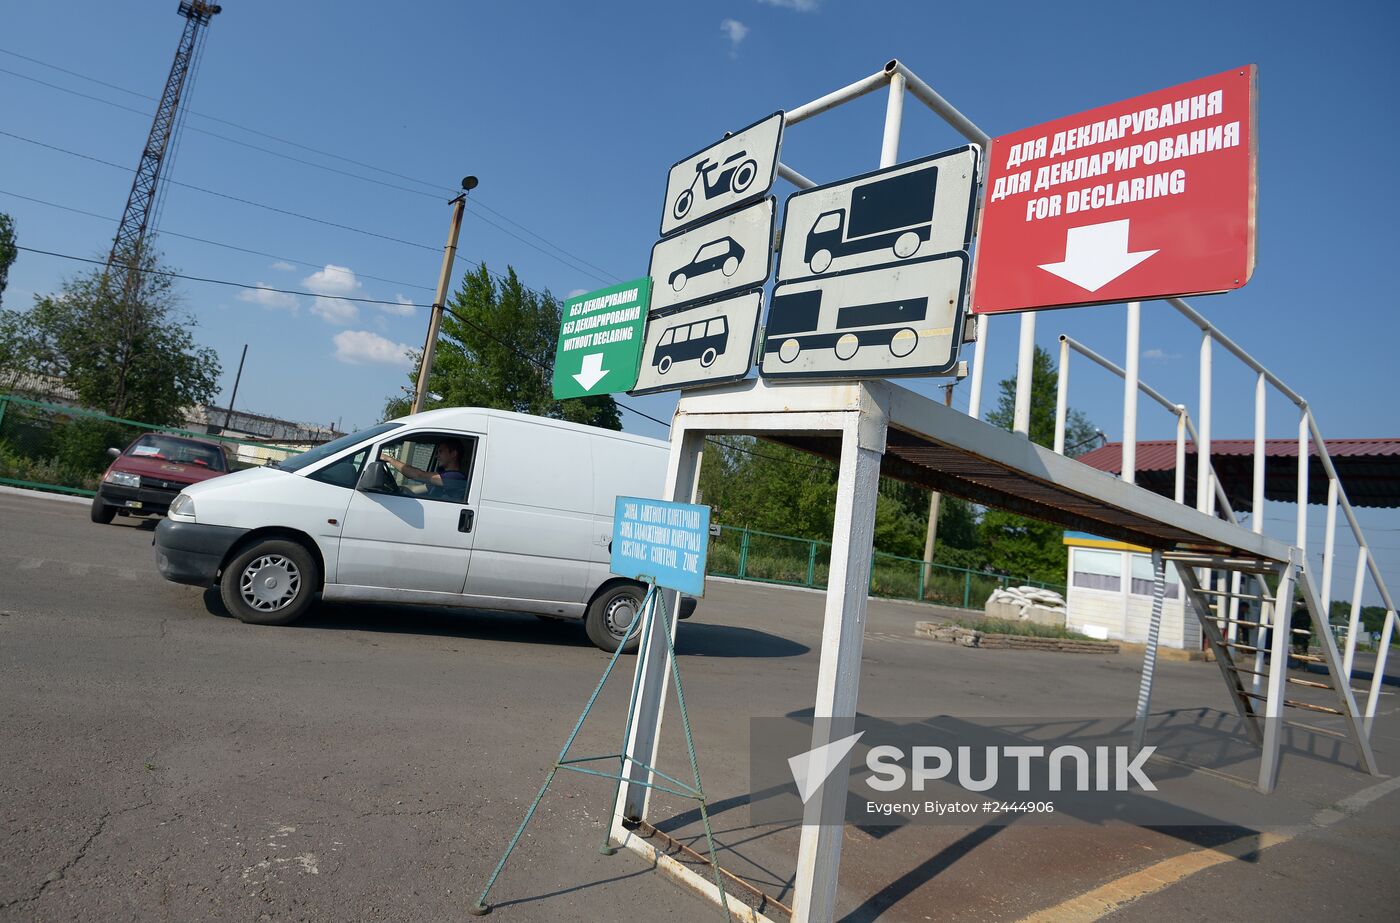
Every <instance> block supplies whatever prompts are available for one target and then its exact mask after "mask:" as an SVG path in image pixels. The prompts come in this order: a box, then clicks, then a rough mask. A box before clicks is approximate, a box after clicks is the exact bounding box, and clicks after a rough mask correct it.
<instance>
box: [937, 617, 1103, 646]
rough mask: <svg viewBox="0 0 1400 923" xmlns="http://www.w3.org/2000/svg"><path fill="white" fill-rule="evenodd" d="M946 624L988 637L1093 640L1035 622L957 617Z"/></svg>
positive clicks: (1077, 633) (1075, 632)
mask: <svg viewBox="0 0 1400 923" xmlns="http://www.w3.org/2000/svg"><path fill="white" fill-rule="evenodd" d="M948 624H950V625H957V626H959V627H960V628H973V629H976V630H977V631H981V632H985V633H987V634H989V635H1017V636H1019V637H1022V638H1064V639H1066V640H1069V641H1093V640H1094V639H1093V638H1091V637H1089V636H1088V635H1085V634H1080V633H1079V632H1077V631H1070V630H1069V629H1068V628H1061V627H1060V626H1058V625H1039V624H1037V623H1035V622H1013V621H1011V620H1009V619H978V618H966V617H959V618H955V619H950V620H949V622H948Z"/></svg>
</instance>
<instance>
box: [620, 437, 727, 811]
mask: <svg viewBox="0 0 1400 923" xmlns="http://www.w3.org/2000/svg"><path fill="white" fill-rule="evenodd" d="M704 444H705V442H704V434H703V433H697V432H694V431H692V430H689V429H687V428H686V427H685V425H684V424H683V423H676V424H674V425H673V426H672V428H671V455H670V460H669V462H668V463H667V466H666V491H665V494H664V495H663V496H664V497H665V498H666V499H668V500H673V501H676V502H679V503H693V502H695V489H696V487H697V485H698V484H699V481H700V462H701V454H702V453H701V450H702V448H703V447H704ZM659 592H661V593H662V594H663V596H662V601H663V604H664V605H665V606H666V609H667V611H668V612H672V613H675V612H679V611H680V594H679V593H677V592H676V591H675V590H661V591H659ZM668 621H669V622H670V624H671V640H672V642H673V643H674V641H675V628H676V625H677V623H678V622H679V621H680V620H679V619H675V618H672V619H653V620H652V623H651V631H652V637H651V643H648V642H647V639H645V638H643V639H641V643H642V645H644V646H645V647H646V654H645V656H643V657H639V658H637V676H638V677H640V680H639V684H637V685H636V688H637V698H636V703H637V705H636V708H637V710H636V713H635V714H634V715H632V722H631V724H632V730H631V733H630V734H629V735H628V739H627V744H626V750H625V751H624V755H625V756H626V757H627V760H626V761H625V763H624V768H623V774H624V776H625V778H624V780H623V782H622V784H621V785H620V786H619V788H618V795H617V804H616V806H615V807H614V812H615V813H616V815H617V816H618V817H620V818H622V819H625V820H645V819H646V816H647V805H648V803H649V802H650V800H651V788H650V787H649V786H648V785H647V784H646V783H650V782H652V781H654V780H653V779H652V778H651V774H650V772H649V771H648V770H646V769H643V768H641V767H640V766H638V765H637V763H635V762H633V761H634V760H636V761H640V762H641V763H644V764H646V765H647V766H655V765H656V753H657V745H658V744H659V742H660V740H661V718H662V714H663V712H664V710H665V704H666V689H667V686H668V684H669V682H670V671H669V670H668V669H667V667H668V664H667V662H666V651H667V648H668V646H669V645H668V644H667V642H666V638H665V636H664V635H663V634H662V632H664V631H665V630H666V622H668ZM637 682H638V681H636V680H634V683H637Z"/></svg>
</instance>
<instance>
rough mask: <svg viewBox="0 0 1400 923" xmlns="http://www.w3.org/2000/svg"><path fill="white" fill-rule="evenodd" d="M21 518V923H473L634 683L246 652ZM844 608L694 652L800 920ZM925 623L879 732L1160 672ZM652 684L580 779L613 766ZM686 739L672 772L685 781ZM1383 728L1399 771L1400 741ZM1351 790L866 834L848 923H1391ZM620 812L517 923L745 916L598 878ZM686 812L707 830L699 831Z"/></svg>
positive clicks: (1180, 672)
mask: <svg viewBox="0 0 1400 923" xmlns="http://www.w3.org/2000/svg"><path fill="white" fill-rule="evenodd" d="M0 524H2V525H3V526H4V527H3V528H0V741H3V742H4V745H3V746H0V843H3V847H0V919H3V920H9V919H14V920H103V921H106V920H128V919H130V920H137V919H139V920H143V921H145V920H182V921H183V920H193V919H201V920H204V919H208V920H259V919H275V920H337V921H339V920H384V919H394V920H444V919H461V918H463V916H464V913H463V911H464V910H465V908H466V906H467V905H468V904H470V903H471V902H473V901H474V898H475V895H476V893H477V892H478V891H479V889H480V886H481V884H482V882H483V881H484V879H485V877H486V875H487V874H488V873H489V872H490V870H491V868H492V867H493V866H494V864H495V862H496V860H497V858H498V857H499V855H500V852H501V850H502V849H503V848H504V847H505V844H506V842H507V840H508V839H509V836H510V834H511V833H512V832H513V830H514V828H515V826H516V824H518V822H519V820H520V818H521V816H522V815H523V812H524V810H525V808H526V806H527V805H528V803H529V800H530V799H531V798H532V797H533V795H534V792H535V790H536V788H537V787H538V784H539V782H540V781H541V780H542V777H543V773H544V770H545V768H546V767H547V766H548V764H549V762H550V761H551V760H552V759H553V758H554V756H555V755H556V754H557V752H558V748H559V746H560V745H561V743H562V742H563V740H564V738H565V736H566V735H567V733H568V731H569V729H570V728H571V727H572V726H573V722H574V721H575V719H576V718H577V715H578V711H579V708H580V707H581V705H582V703H583V701H584V699H585V698H586V696H587V694H588V693H589V691H591V689H592V686H593V684H594V683H595V682H596V681H597V677H598V674H599V672H600V671H601V670H602V668H603V666H604V665H605V663H606V657H605V655H603V654H602V653H601V652H599V651H597V650H596V649H595V648H593V647H592V646H591V645H589V644H588V643H587V641H586V640H585V639H584V637H583V632H582V629H581V627H579V626H577V625H574V624H569V623H558V622H549V621H541V620H537V619H535V618H533V617H529V616H515V615H501V614H488V613H477V612H444V611H439V610H429V609H395V608H389V607H372V606H320V607H318V608H317V609H316V610H315V611H314V612H313V614H312V615H311V617H309V618H308V619H307V620H305V622H304V623H302V624H299V625H296V626H291V627H287V628H267V627H256V626H249V625H244V624H242V623H239V622H237V621H235V620H232V619H229V618H227V617H223V616H221V615H220V614H218V612H217V606H210V605H209V603H208V602H207V601H206V597H205V595H204V594H203V593H202V592H201V591H199V590H197V589H193V588H189V587H180V586H176V585H174V584H169V583H166V582H164V581H162V580H161V579H159V577H158V576H157V575H156V573H155V568H154V563H153V555H152V551H151V548H150V541H151V533H150V528H149V527H148V526H147V527H141V526H138V525H135V524H133V523H131V522H123V521H120V520H119V521H118V523H117V524H115V525H112V526H105V527H104V526H97V525H94V524H92V523H90V522H88V519H87V510H86V508H85V507H83V506H79V505H76V504H70V503H61V502H56V501H50V500H42V499H32V498H28V497H20V496H16V495H13V494H0ZM822 603H823V597H822V596H821V594H816V593H807V592H802V591H795V590H787V589H779V588H773V587H763V586H756V585H739V584H732V583H724V582H719V581H712V582H711V584H710V588H709V591H708V593H707V597H706V599H705V601H704V602H703V603H702V606H701V609H700V611H699V613H697V616H696V618H695V619H694V620H692V621H691V622H689V623H686V624H685V625H683V626H682V629H681V634H680V640H679V649H680V652H681V655H682V666H681V669H682V671H683V675H684V679H685V683H686V695H687V700H688V703H689V705H690V708H691V719H692V723H693V725H694V728H695V733H696V740H697V745H698V747H699V752H700V759H701V769H702V771H703V772H704V775H705V786H706V789H707V791H708V792H709V793H710V797H711V799H712V800H713V801H714V802H715V809H716V830H717V835H718V837H719V839H720V841H721V842H722V843H723V844H724V847H725V859H724V861H725V864H726V865H727V866H730V867H731V868H733V869H734V870H735V871H736V872H739V873H740V874H742V875H744V876H745V877H747V878H750V879H751V880H753V881H755V882H756V883H757V884H759V885H760V886H761V887H763V888H764V889H765V890H767V891H768V892H769V893H770V894H772V895H774V896H776V897H778V898H779V899H784V900H786V899H790V898H791V885H792V876H793V868H794V866H795V852H796V843H797V831H796V829H795V828H776V829H774V828H763V829H759V828H752V827H750V826H749V825H748V817H747V810H746V809H745V808H744V802H745V799H744V794H745V792H747V790H748V747H749V727H748V718H749V717H751V716H778V715H786V714H791V713H794V712H800V711H801V710H803V709H806V708H810V706H811V700H812V694H813V689H814V685H815V678H816V668H817V660H818V653H819V650H818V648H819V643H820V634H821V611H822ZM211 609H213V610H214V611H211ZM927 614H928V610H927V609H926V608H925V607H918V606H913V605H905V604H898V603H887V602H878V601H876V602H872V604H871V607H870V614H869V620H868V631H867V640H866V645H865V662H864V667H863V670H862V676H861V706H862V711H863V712H864V713H867V714H871V715H881V716H922V715H935V714H946V715H962V716H968V717H970V716H978V715H981V716H987V715H1003V716H1009V715H1026V716H1042V717H1046V718H1053V717H1057V716H1069V715H1110V716H1112V715H1127V714H1130V713H1131V708H1132V702H1133V697H1134V695H1135V693H1136V688H1137V681H1138V675H1137V674H1138V667H1139V664H1138V662H1137V660H1136V659H1135V658H1133V657H1129V656H1125V655H1119V656H1091V655H1055V654H1038V653H1020V652H1005V651H972V650H967V649H962V648H955V647H952V646H949V645H941V644H936V643H933V642H929V641H923V640H919V639H916V638H914V636H913V624H914V622H915V621H917V620H919V619H921V618H926V617H927ZM1397 659H1400V658H1397ZM1159 670H1160V672H1159V681H1158V686H1157V694H1156V698H1155V699H1154V707H1155V708H1157V709H1163V710H1171V709H1182V710H1189V709H1198V710H1205V711H1206V712H1223V711H1225V710H1228V708H1229V705H1228V702H1227V700H1226V698H1225V694H1224V690H1223V687H1222V684H1221V683H1220V680H1219V674H1218V673H1217V672H1216V668H1215V667H1214V666H1213V665H1211V664H1205V663H1163V664H1161V666H1160V668H1159ZM627 675H628V676H630V672H629V673H628V674H627ZM625 685H626V683H625V681H624V682H620V683H617V684H616V685H615V686H612V687H610V688H609V689H608V690H607V691H605V693H604V696H603V697H602V699H601V700H600V703H599V707H598V708H597V709H596V711H595V714H594V717H593V718H592V719H591V720H590V722H589V724H588V725H586V726H585V729H584V733H583V734H582V735H581V736H580V738H579V742H578V744H577V746H576V748H575V751H574V752H576V753H608V752H615V751H616V749H617V746H618V743H617V737H618V735H619V734H620V733H621V722H622V711H623V707H624V705H625V700H624V699H625V694H626V690H625V689H624V688H622V687H623V686H625ZM1394 688H1395V687H1394V686H1392V687H1391V688H1390V689H1389V690H1388V692H1387V695H1386V697H1385V698H1384V699H1383V706H1382V708H1383V710H1384V711H1385V712H1386V713H1387V715H1388V716H1389V715H1392V714H1394V712H1395V709H1396V696H1395V695H1393V694H1390V693H1391V692H1393V691H1394ZM677 724H678V723H677V722H675V721H670V722H669V723H668V724H667V726H666V733H665V735H664V740H663V755H662V758H661V763H662V765H663V767H669V768H675V769H678V768H680V767H681V766H682V765H683V758H684V757H683V753H684V751H683V749H682V742H681V738H680V736H679V729H678V727H677ZM1377 730H1378V734H1377V738H1376V741H1375V745H1376V749H1377V752H1378V756H1379V757H1380V759H1381V763H1382V769H1383V770H1390V771H1394V770H1395V769H1396V768H1397V767H1400V740H1397V739H1396V737H1395V736H1394V735H1393V734H1392V733H1391V731H1390V725H1381V726H1378V729H1377ZM1309 751H1311V752H1309ZM1353 763H1354V760H1353V759H1352V758H1351V756H1350V755H1349V754H1348V753H1346V752H1345V751H1342V752H1340V753H1334V752H1330V751H1327V750H1326V748H1323V747H1316V746H1311V745H1310V744H1307V743H1298V744H1297V745H1296V746H1295V747H1294V748H1292V749H1290V751H1289V753H1288V754H1287V756H1286V757H1285V760H1284V763H1283V771H1282V777H1281V782H1280V794H1279V795H1278V796H1276V797H1279V798H1284V799H1291V801H1292V802H1293V803H1295V804H1296V805H1298V806H1300V807H1304V808H1306V809H1307V810H1308V813H1309V814H1310V816H1311V815H1314V814H1315V816H1316V818H1317V820H1316V821H1315V822H1314V823H1311V824H1307V825H1303V827H1302V828H1300V829H1295V830H1292V831H1290V832H1289V833H1288V834H1287V835H1286V836H1285V837H1284V838H1282V839H1280V838H1277V837H1275V838H1271V839H1269V840H1267V841H1260V842H1259V843H1257V844H1256V845H1257V846H1258V847H1260V848H1258V849H1253V847H1250V848H1243V847H1240V846H1238V845H1231V844H1230V843H1229V842H1226V841H1227V840H1229V839H1230V837H1232V836H1236V834H1230V835H1229V836H1226V835H1224V834H1221V833H1220V832H1218V831H1217V832H1215V833H1209V832H1202V831H1194V832H1183V831H1181V830H1178V829H1172V828H1159V829H1148V828H1142V827H1135V826H1130V825H1108V826H1101V827H1092V828H1090V827H1035V826H1024V827H1018V826H1016V825H1012V826H1009V827H972V828H969V827H901V828H874V829H863V828H855V827H851V828H848V830H847V836H846V845H845V850H844V862H843V868H842V879H841V882H840V900H841V905H842V907H843V914H844V917H845V920H846V921H848V923H855V921H861V920H870V919H875V918H877V917H879V918H881V919H890V920H913V921H919V920H928V919H940V920H941V919H955V920H997V921H1001V920H1008V921H1009V920H1019V919H1022V918H1025V917H1027V916H1030V915H1033V914H1036V913H1041V914H1042V916H1041V917H1040V919H1044V920H1046V921H1058V920H1084V919H1095V918H1097V917H1098V916H1102V915H1103V913H1106V912H1108V911H1109V910H1112V909H1113V908H1114V907H1119V906H1121V909H1118V910H1117V912H1116V914H1114V916H1115V918H1119V917H1121V918H1127V919H1158V918H1162V917H1164V916H1166V915H1168V914H1170V915H1173V916H1184V915H1187V914H1193V915H1202V916H1205V915H1209V916H1216V917H1225V918H1229V919H1266V918H1267V919H1274V920H1282V919H1300V920H1301V919H1316V918H1320V917H1321V916H1323V915H1324V914H1325V915H1328V916H1333V917H1337V916H1340V917H1345V918H1352V919H1393V917H1394V907H1395V906H1397V901H1400V885H1398V884H1397V881H1396V876H1395V874H1394V872H1395V861H1394V855H1395V851H1396V846H1397V845H1400V791H1397V786H1396V785H1391V784H1390V783H1387V782H1380V787H1379V788H1378V787H1377V784H1378V781H1379V780H1377V779H1374V778H1372V777H1369V776H1366V775H1363V774H1362V773H1360V772H1358V771H1357V770H1356V769H1355V768H1354V766H1353V765H1352V764H1353ZM1252 772H1253V763H1249V764H1247V765H1243V766H1241V767H1240V768H1239V773H1240V774H1241V775H1242V776H1247V775H1249V774H1251V773H1252ZM1219 784H1221V785H1231V784H1235V783H1233V782H1230V781H1228V780H1226V781H1221V782H1220V783H1219ZM610 794H611V789H610V788H609V786H608V785H607V783H605V782H602V781H601V780H593V779H587V778H583V777H578V776H568V777H561V781H560V782H559V783H557V785H556V790H555V791H552V792H551V794H550V796H549V797H548V798H547V799H546V800H545V802H544V804H543V807H542V810H541V813H540V815H538V817H537V821H536V823H535V824H533V825H532V826H531V828H530V831H529V833H528V834H527V836H526V838H525V839H524V841H523V842H522V845H521V847H520V849H519V850H518V851H517V853H516V856H515V858H514V859H512V862H511V865H510V867H509V868H508V869H507V871H506V873H505V875H504V876H503V877H502V879H501V881H500V882H499V883H498V885H497V886H496V889H495V890H494V891H493V895H492V897H493V900H494V901H496V902H498V908H497V910H496V911H495V912H494V913H493V915H492V917H491V919H500V920H505V921H545V920H561V919H590V920H602V921H611V920H632V919H648V920H686V921H688V920H697V919H718V918H719V914H718V913H717V912H715V911H714V909H713V908H710V907H708V906H707V905H705V904H704V903H702V902H701V901H699V900H698V899H696V898H694V897H692V896H691V895H690V894H689V893H687V892H685V891H683V890H682V889H680V888H679V887H677V886H676V885H675V884H673V883H671V882H670V881H668V880H666V879H664V878H663V877H662V876H661V875H660V874H658V873H657V872H655V871H653V870H651V869H649V868H647V867H646V866H645V865H644V864H643V863H642V862H641V861H640V860H638V859H637V858H636V857H634V856H632V855H630V854H627V853H620V854H618V855H616V856H613V857H604V856H602V855H600V854H599V853H598V850H597V846H598V844H599V842H600V840H601V838H602V835H603V830H604V828H605V819H606V814H607V812H608V810H609V807H610V804H609V802H610ZM1348 798H1350V799H1351V801H1347V800H1346V799H1348ZM656 807H657V814H656V819H657V821H658V823H659V824H660V825H661V826H663V827H664V828H666V829H670V830H671V831H673V832H674V833H675V834H676V835H677V836H679V837H681V838H683V839H687V840H689V839H690V838H692V837H693V836H694V835H695V832H696V828H695V824H694V822H693V818H691V817H688V816H687V815H685V814H684V812H685V810H686V808H685V806H684V805H679V804H672V803H669V802H668V801H667V799H665V798H658V799H657V803H656ZM1222 844H1223V845H1222ZM1251 850H1252V851H1251ZM1173 876H1176V877H1175V878H1174V877H1173ZM1095 902H1097V903H1095ZM1086 907H1089V908H1094V907H1097V908H1098V910H1097V911H1094V912H1092V913H1090V912H1089V911H1086V910H1085V908H1086ZM1086 914H1088V915H1086Z"/></svg>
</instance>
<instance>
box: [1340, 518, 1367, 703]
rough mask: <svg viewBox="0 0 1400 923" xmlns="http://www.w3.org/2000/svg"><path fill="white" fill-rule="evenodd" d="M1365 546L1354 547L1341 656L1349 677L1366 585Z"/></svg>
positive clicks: (1348, 677)
mask: <svg viewBox="0 0 1400 923" xmlns="http://www.w3.org/2000/svg"><path fill="white" fill-rule="evenodd" d="M1366 555H1367V551H1366V546H1365V545H1362V546H1361V547H1359V548H1357V549H1356V579H1355V580H1353V581H1352V584H1351V621H1349V622H1348V623H1347V647H1346V653H1345V654H1344V655H1343V657H1342V672H1343V673H1345V674H1346V677H1347V679H1348V680H1350V679H1351V662H1352V659H1353V658H1354V657H1355V656H1356V632H1357V629H1359V628H1360V627H1361V591H1362V590H1363V589H1364V588H1365V585H1366Z"/></svg>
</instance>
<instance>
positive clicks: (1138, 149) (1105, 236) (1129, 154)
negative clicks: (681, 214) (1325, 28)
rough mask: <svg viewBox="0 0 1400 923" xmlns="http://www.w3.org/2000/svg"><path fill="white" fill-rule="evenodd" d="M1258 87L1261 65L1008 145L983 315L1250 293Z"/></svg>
mask: <svg viewBox="0 0 1400 923" xmlns="http://www.w3.org/2000/svg"><path fill="white" fill-rule="evenodd" d="M1256 84H1257V71H1256V69H1255V67H1254V66H1253V65H1249V66H1247V67H1240V68H1235V69H1233V70H1229V71H1226V72H1224V73H1222V74H1216V75H1214V76H1212V77H1205V78H1202V79H1200V80H1193V81H1191V82H1190V83H1183V84H1181V85H1179V86H1175V87H1171V88H1170V89H1166V90H1161V91H1158V92H1155V93H1148V94H1146V95H1144V96H1138V97H1136V98H1134V99H1130V100H1126V101H1124V102H1120V103H1114V104H1113V105H1109V106H1102V107H1100V108H1098V109H1092V110H1090V111H1088V112H1082V113H1079V114H1078V115H1072V116H1068V117H1066V118H1062V119H1057V120H1056V121H1053V122H1046V123H1045V124H1043V125H1037V126H1035V127H1034V128H1027V129H1025V130H1023V131H1018V132H1014V133H1012V134H1009V135H1003V136H1001V137H998V138H995V139H994V140H993V141H992V145H991V151H990V153H989V155H988V168H987V180H986V185H985V189H986V204H985V206H984V207H983V210H982V225H981V231H980V233H979V235H978V239H977V261H976V268H975V282H974V284H973V294H972V298H973V312H974V313H978V314H990V313H996V312H1005V311H1024V310H1030V309H1035V308H1053V307H1068V306H1070V305H1078V304H1099V303H1108V302H1118V301H1136V300H1142V299H1147V298H1162V297H1167V296H1171V295H1194V294H1204V293H1207V292H1222V291H1229V290H1231V289H1236V288H1240V287H1241V286H1243V285H1244V284H1245V283H1246V282H1248V281H1249V277H1250V275H1251V274H1252V273H1253V272H1254V243H1255V204H1256V181H1255V177H1256V154H1257V142H1256V137H1257V133H1256V131H1255V118H1256V115H1255V114H1256V105H1255V103H1256ZM781 270H782V266H781V265H780V268H779V273H780V275H781Z"/></svg>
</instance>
